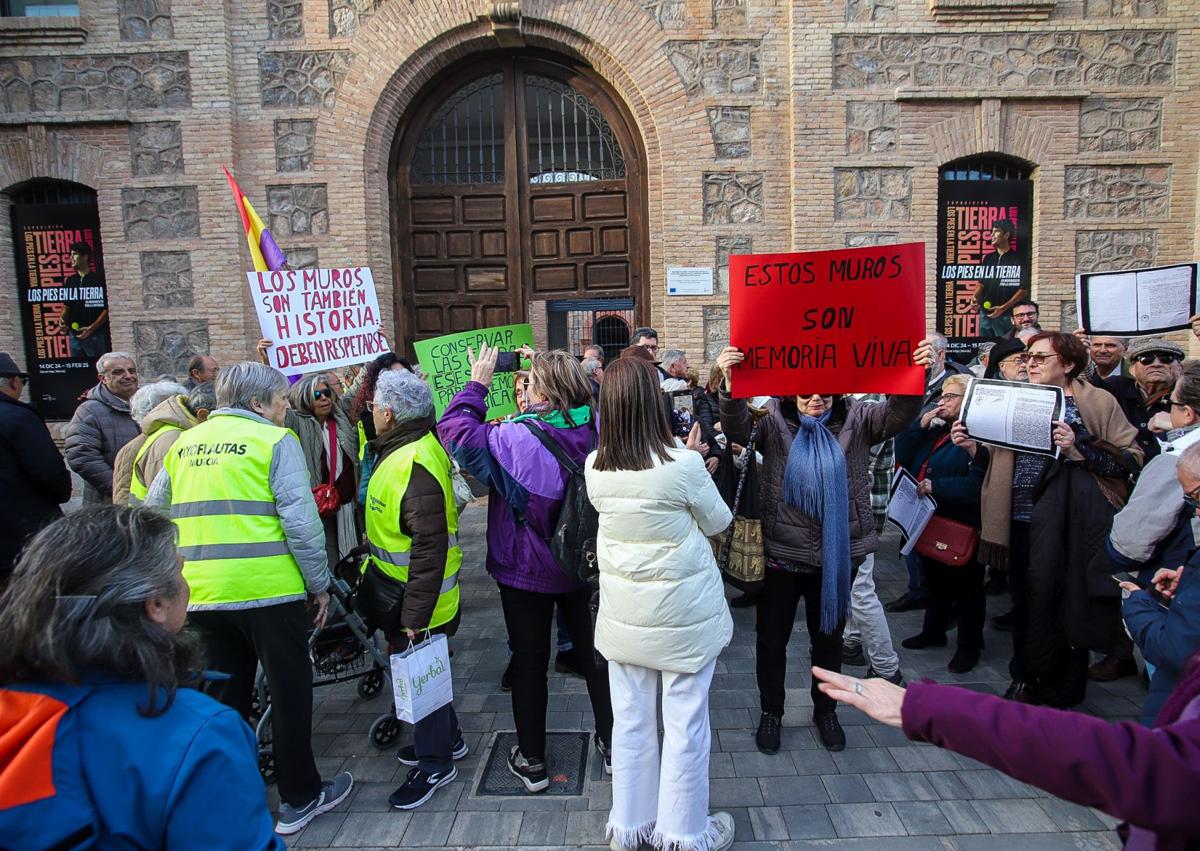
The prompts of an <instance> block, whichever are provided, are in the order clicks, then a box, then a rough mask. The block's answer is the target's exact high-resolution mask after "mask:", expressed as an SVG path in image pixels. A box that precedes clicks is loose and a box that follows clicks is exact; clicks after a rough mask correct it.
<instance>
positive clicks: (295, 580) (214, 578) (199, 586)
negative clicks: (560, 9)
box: [164, 414, 305, 611]
mask: <svg viewBox="0 0 1200 851" xmlns="http://www.w3.org/2000/svg"><path fill="white" fill-rule="evenodd" d="M291 433H292V432H291V431H289V430H288V429H285V428H280V427H278V426H274V425H270V424H267V423H262V422H257V421H255V420H251V419H247V418H246V417H241V416H238V415H236V414H214V415H213V416H210V417H209V418H208V419H207V420H205V421H204V422H202V423H200V424H199V425H197V426H193V427H192V428H190V429H188V430H187V431H185V432H184V433H183V434H182V435H180V437H179V439H178V440H177V441H175V445H174V446H172V447H171V451H170V452H168V453H167V457H166V460H165V462H164V467H165V468H166V470H167V475H169V476H170V477H171V519H172V520H174V521H175V525H176V526H177V527H179V552H180V554H181V555H182V556H183V559H184V565H183V575H184V577H185V578H186V579H187V581H188V585H190V586H191V589H192V598H191V602H190V603H189V604H188V609H189V611H192V610H204V609H221V608H237V607H236V606H235V605H231V604H236V603H249V602H255V601H260V600H275V599H281V600H283V599H295V598H297V597H302V596H303V595H304V593H305V589H304V576H303V574H302V573H301V572H300V565H299V564H297V563H296V559H295V557H294V556H293V555H292V551H291V549H290V548H289V547H288V543H287V536H286V535H285V534H284V531H283V523H282V522H281V521H280V519H279V514H278V512H277V509H276V506H275V494H274V493H273V492H272V491H271V484H270V479H271V456H272V454H273V453H274V451H275V445H276V444H278V443H279V441H281V440H283V439H284V438H285V437H287V436H288V435H289V434H291Z"/></svg>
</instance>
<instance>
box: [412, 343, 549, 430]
mask: <svg viewBox="0 0 1200 851" xmlns="http://www.w3.org/2000/svg"><path fill="white" fill-rule="evenodd" d="M482 343H487V344H488V345H489V346H494V347H496V348H498V349H500V351H502V352H511V351H515V350H516V349H519V348H521V346H529V347H531V348H532V346H533V328H532V327H531V326H530V325H528V324H525V325H501V326H498V327H496V328H480V329H479V330H477V331H463V332H461V333H458V334H447V335H446V336H444V337H434V338H433V339H432V340H421V341H419V342H416V343H413V348H414V349H415V350H416V352H417V361H418V362H419V363H420V365H421V372H422V373H423V374H424V375H425V380H426V381H428V382H429V387H430V389H432V390H433V405H434V408H435V409H436V410H437V415H438V416H439V417H440V416H441V415H442V412H443V411H445V410H446V406H447V405H449V404H450V400H451V399H453V398H454V394H455V393H457V392H458V391H459V390H462V389H463V388H464V387H466V386H467V382H468V381H470V380H471V362H470V361H469V360H468V359H467V349H468V348H469V349H471V350H473V351H474V352H475V354H479V347H480V345H481V344H482ZM487 402H488V412H487V419H489V420H494V419H496V418H497V417H506V416H508V415H509V414H511V413H513V412H515V411H516V410H517V399H516V396H515V394H514V387H513V374H512V373H511V372H497V373H496V374H495V375H494V376H493V377H492V386H491V389H490V390H489V391H488V397H487Z"/></svg>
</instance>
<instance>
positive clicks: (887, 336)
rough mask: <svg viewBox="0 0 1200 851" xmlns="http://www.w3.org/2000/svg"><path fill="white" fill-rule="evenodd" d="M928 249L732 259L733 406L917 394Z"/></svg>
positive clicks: (873, 249)
mask: <svg viewBox="0 0 1200 851" xmlns="http://www.w3.org/2000/svg"><path fill="white" fill-rule="evenodd" d="M924 336H925V245H924V243H920V242H911V243H905V244H902V245H884V246H873V247H870V248H848V249H843V250H838V251H803V252H797V253H792V254H735V255H733V256H731V257H730V258H729V337H730V344H731V345H733V346H737V347H738V348H739V349H741V350H742V351H743V352H744V353H745V355H746V359H745V360H744V361H743V362H742V363H740V364H738V365H737V366H736V367H734V368H733V374H732V377H733V392H734V395H735V396H738V397H739V398H748V397H751V396H774V395H791V394H799V393H826V394H832V393H906V394H911V395H919V394H920V393H922V392H923V391H924V388H925V378H924V370H923V369H922V368H921V367H919V366H914V365H913V361H912V355H913V351H914V350H915V349H916V346H917V343H918V342H919V341H920V340H921V339H922V338H923V337H924Z"/></svg>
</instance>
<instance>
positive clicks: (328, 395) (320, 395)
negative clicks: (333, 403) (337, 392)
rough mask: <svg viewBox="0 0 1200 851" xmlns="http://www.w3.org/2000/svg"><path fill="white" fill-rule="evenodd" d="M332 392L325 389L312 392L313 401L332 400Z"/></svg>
mask: <svg viewBox="0 0 1200 851" xmlns="http://www.w3.org/2000/svg"><path fill="white" fill-rule="evenodd" d="M332 398H333V391H332V390H330V389H329V388H328V387H326V388H325V389H324V390H314V391H313V399H332Z"/></svg>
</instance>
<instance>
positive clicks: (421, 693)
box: [392, 635, 454, 724]
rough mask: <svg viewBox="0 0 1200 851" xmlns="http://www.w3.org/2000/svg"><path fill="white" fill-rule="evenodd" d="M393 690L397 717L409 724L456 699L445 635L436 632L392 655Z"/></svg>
mask: <svg viewBox="0 0 1200 851" xmlns="http://www.w3.org/2000/svg"><path fill="white" fill-rule="evenodd" d="M392 692H393V694H394V695H395V698H396V717H397V718H399V719H400V720H401V721H407V722H409V723H410V724H415V723H417V722H418V721H420V720H421V719H422V718H425V717H426V716H427V715H429V714H430V713H432V712H433V711H434V710H436V709H441V708H442V707H443V706H445V705H446V704H447V703H449V702H450V701H452V700H454V688H453V684H452V682H451V680H450V643H449V642H448V641H447V640H446V636H444V635H435V636H433V637H432V638H429V639H427V640H425V641H422V642H421V643H420V644H417V645H412V644H410V645H409V646H408V648H407V649H406V650H404V651H403V652H401V653H393V654H392Z"/></svg>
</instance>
